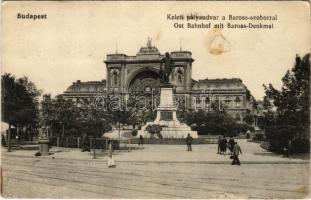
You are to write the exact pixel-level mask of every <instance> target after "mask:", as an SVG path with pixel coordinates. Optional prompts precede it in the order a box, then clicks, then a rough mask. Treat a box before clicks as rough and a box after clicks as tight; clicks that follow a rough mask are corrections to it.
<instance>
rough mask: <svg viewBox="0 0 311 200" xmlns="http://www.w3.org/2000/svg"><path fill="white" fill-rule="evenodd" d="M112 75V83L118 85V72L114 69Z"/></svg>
mask: <svg viewBox="0 0 311 200" xmlns="http://www.w3.org/2000/svg"><path fill="white" fill-rule="evenodd" d="M112 77H113V84H114V85H118V74H117V72H116V71H115V72H113V75H112Z"/></svg>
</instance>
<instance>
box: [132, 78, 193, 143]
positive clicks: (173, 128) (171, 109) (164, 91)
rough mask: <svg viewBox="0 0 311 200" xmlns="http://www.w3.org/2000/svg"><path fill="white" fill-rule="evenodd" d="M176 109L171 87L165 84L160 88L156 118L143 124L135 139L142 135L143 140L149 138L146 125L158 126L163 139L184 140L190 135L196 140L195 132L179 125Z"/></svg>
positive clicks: (181, 124)
mask: <svg viewBox="0 0 311 200" xmlns="http://www.w3.org/2000/svg"><path fill="white" fill-rule="evenodd" d="M176 111H177V108H176V107H175V106H174V102H173V85H171V84H165V85H162V86H161V96H160V105H159V106H158V108H157V117H156V119H155V120H154V121H153V122H148V123H147V124H145V125H144V126H143V127H142V128H141V130H139V131H138V133H137V137H139V136H140V135H142V136H143V137H144V138H150V133H149V132H148V131H146V127H147V126H148V125H155V124H156V125H160V126H162V131H161V132H160V133H161V135H162V137H163V138H186V137H187V135H188V134H190V135H191V136H192V137H193V138H198V134H197V132H196V131H192V130H191V128H190V127H189V126H188V125H187V124H184V123H181V122H180V121H179V120H178V119H177V117H176Z"/></svg>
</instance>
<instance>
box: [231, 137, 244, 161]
mask: <svg viewBox="0 0 311 200" xmlns="http://www.w3.org/2000/svg"><path fill="white" fill-rule="evenodd" d="M240 153H241V154H242V150H241V147H240V146H239V145H238V143H237V142H234V148H233V161H232V165H235V164H238V165H241V163H240V160H239V154H240Z"/></svg>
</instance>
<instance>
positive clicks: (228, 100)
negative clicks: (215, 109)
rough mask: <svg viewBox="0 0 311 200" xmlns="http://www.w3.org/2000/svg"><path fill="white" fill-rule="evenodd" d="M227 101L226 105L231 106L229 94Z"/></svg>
mask: <svg viewBox="0 0 311 200" xmlns="http://www.w3.org/2000/svg"><path fill="white" fill-rule="evenodd" d="M225 102H226V105H227V106H229V105H230V97H228V96H227V97H226V99H225Z"/></svg>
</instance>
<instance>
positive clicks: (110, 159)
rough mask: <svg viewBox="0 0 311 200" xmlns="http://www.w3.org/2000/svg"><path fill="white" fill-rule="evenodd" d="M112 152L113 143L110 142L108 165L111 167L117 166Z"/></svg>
mask: <svg viewBox="0 0 311 200" xmlns="http://www.w3.org/2000/svg"><path fill="white" fill-rule="evenodd" d="M112 154H113V146H112V143H109V145H108V167H109V168H114V167H116V165H115V163H114V158H113V155H112Z"/></svg>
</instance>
